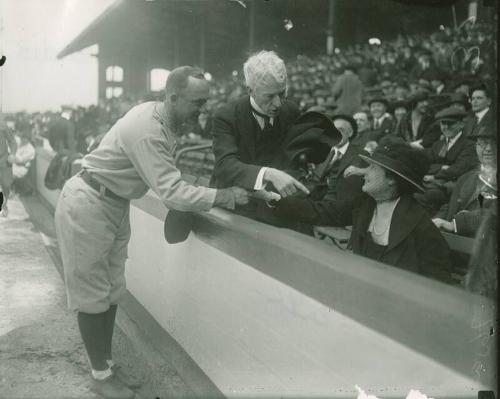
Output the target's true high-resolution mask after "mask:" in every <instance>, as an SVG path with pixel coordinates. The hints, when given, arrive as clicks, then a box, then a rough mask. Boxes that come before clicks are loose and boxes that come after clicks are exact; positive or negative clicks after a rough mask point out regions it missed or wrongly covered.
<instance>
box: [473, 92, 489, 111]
mask: <svg viewBox="0 0 500 399" xmlns="http://www.w3.org/2000/svg"><path fill="white" fill-rule="evenodd" d="M470 103H471V107H472V111H473V112H480V111H482V110H484V109H486V108H488V107H489V106H490V104H491V100H490V99H489V98H488V97H487V96H486V93H485V92H484V90H474V91H473V92H472V95H471V96H470Z"/></svg>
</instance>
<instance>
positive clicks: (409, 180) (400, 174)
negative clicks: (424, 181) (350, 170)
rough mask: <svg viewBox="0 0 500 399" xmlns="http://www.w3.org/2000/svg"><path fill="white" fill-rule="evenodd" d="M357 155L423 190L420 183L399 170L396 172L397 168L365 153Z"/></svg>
mask: <svg viewBox="0 0 500 399" xmlns="http://www.w3.org/2000/svg"><path fill="white" fill-rule="evenodd" d="M359 157H360V158H362V159H363V160H365V161H366V162H368V163H375V164H377V165H379V166H382V167H383V168H384V169H387V170H390V171H391V172H392V173H395V174H396V175H398V176H399V177H401V178H403V179H405V180H406V181H407V182H409V183H411V184H413V185H414V186H415V187H416V188H418V189H419V190H420V191H421V192H425V188H423V187H422V186H421V185H420V184H418V183H417V182H415V181H414V180H412V179H410V178H409V177H408V176H405V175H404V174H402V173H401V172H398V171H397V170H395V169H393V168H391V167H390V166H387V165H385V164H384V163H382V162H380V161H377V160H376V159H373V158H371V157H367V156H366V155H361V154H359Z"/></svg>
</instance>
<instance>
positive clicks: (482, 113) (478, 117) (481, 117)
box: [476, 107, 490, 122]
mask: <svg viewBox="0 0 500 399" xmlns="http://www.w3.org/2000/svg"><path fill="white" fill-rule="evenodd" d="M489 109H490V108H489V107H488V108H485V109H483V110H482V111H479V112H476V117H477V121H478V122H479V121H480V120H481V119H483V117H484V115H485V114H486V112H488V111H489Z"/></svg>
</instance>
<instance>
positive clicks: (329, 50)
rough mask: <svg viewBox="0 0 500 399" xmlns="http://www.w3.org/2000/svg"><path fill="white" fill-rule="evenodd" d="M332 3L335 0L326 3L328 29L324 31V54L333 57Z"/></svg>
mask: <svg viewBox="0 0 500 399" xmlns="http://www.w3.org/2000/svg"><path fill="white" fill-rule="evenodd" d="M334 3H335V0H330V1H329V2H328V27H327V29H326V54H327V55H333V53H334V51H335V43H334V40H333V17H334V12H333V9H334Z"/></svg>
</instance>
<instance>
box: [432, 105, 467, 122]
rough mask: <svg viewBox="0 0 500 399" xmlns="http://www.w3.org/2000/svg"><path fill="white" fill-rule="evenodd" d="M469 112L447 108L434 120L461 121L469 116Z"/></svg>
mask: <svg viewBox="0 0 500 399" xmlns="http://www.w3.org/2000/svg"><path fill="white" fill-rule="evenodd" d="M467 115H468V114H467V112H465V111H462V110H461V109H457V108H454V107H446V108H445V109H442V110H441V111H439V112H438V113H437V114H436V115H435V116H434V119H435V120H437V121H461V120H463V119H464V118H465V117H466V116H467Z"/></svg>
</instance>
